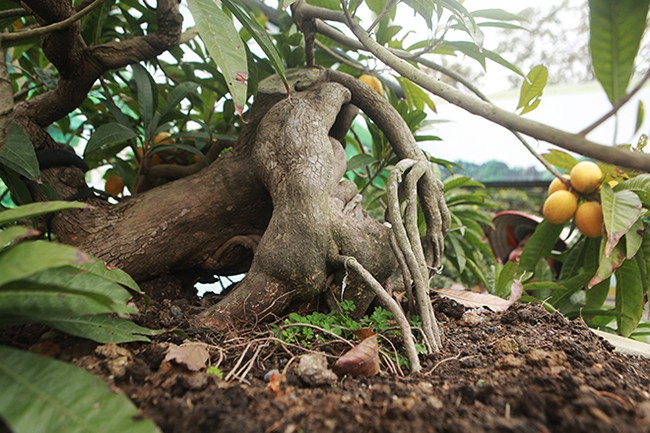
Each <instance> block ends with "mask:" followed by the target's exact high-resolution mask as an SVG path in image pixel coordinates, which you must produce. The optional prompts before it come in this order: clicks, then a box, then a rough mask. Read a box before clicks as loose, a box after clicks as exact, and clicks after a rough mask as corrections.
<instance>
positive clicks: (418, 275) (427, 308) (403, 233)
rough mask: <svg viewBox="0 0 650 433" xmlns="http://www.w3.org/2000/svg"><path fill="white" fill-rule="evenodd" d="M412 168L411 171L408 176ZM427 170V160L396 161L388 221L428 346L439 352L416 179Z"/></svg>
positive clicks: (436, 323) (388, 189)
mask: <svg viewBox="0 0 650 433" xmlns="http://www.w3.org/2000/svg"><path fill="white" fill-rule="evenodd" d="M409 169H410V171H409V172H408V174H406V176H405V173H406V171H407V170H409ZM428 169H429V167H428V163H427V162H424V161H415V160H412V159H404V160H402V161H400V162H399V163H397V165H396V166H395V168H394V169H393V171H392V172H391V174H390V177H389V180H388V188H387V195H388V221H389V222H390V224H391V225H392V229H393V233H394V234H395V240H396V243H397V245H398V246H399V249H400V251H401V252H402V255H403V257H404V261H405V262H406V265H407V267H408V271H409V275H410V277H411V278H412V280H413V284H414V285H415V300H416V303H417V309H418V312H419V313H420V317H421V318H422V327H423V330H424V335H425V337H426V338H425V341H426V343H427V347H428V348H429V350H430V351H433V352H439V351H440V348H441V346H442V338H441V332H440V328H439V326H438V322H437V321H436V317H435V314H434V312H433V307H432V306H431V299H430V298H429V287H428V280H429V278H428V275H429V271H428V268H427V264H426V259H425V257H424V251H423V249H422V244H421V243H420V234H419V231H418V224H417V182H418V180H419V179H420V177H422V176H423V175H424V173H425V172H426V170H428ZM403 176H405V181H404V182H403V187H404V189H405V195H406V209H405V212H404V214H405V219H406V221H404V220H403V219H402V216H401V211H400V204H399V194H398V186H399V182H400V181H401V179H402V177H403ZM408 278H409V276H408V275H405V276H404V281H405V282H406V281H408Z"/></svg>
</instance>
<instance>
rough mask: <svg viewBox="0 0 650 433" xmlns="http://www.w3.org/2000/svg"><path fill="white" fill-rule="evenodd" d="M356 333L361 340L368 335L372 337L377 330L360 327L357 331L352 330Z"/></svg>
mask: <svg viewBox="0 0 650 433" xmlns="http://www.w3.org/2000/svg"><path fill="white" fill-rule="evenodd" d="M352 332H353V333H354V335H356V336H357V337H359V340H361V341H363V340H365V339H366V338H368V337H372V336H373V335H375V334H376V333H375V331H373V330H372V328H359V329H357V330H356V331H352Z"/></svg>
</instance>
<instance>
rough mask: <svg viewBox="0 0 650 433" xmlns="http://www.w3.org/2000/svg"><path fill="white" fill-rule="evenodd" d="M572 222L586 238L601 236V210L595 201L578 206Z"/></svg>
mask: <svg viewBox="0 0 650 433" xmlns="http://www.w3.org/2000/svg"><path fill="white" fill-rule="evenodd" d="M574 221H575V223H576V227H578V230H580V233H582V234H583V235H585V236H586V237H588V238H597V237H600V236H601V235H602V234H603V209H602V207H601V206H600V203H598V202H596V201H586V202H584V203H582V204H581V205H580V206H578V210H576V215H575V219H574Z"/></svg>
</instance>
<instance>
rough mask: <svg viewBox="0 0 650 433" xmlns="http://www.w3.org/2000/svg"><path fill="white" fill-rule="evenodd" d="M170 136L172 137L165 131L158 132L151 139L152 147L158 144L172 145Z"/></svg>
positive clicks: (172, 141)
mask: <svg viewBox="0 0 650 433" xmlns="http://www.w3.org/2000/svg"><path fill="white" fill-rule="evenodd" d="M171 136H172V135H171V134H170V133H169V132H167V131H162V132H159V133H158V134H156V136H155V137H154V138H153V145H154V146H156V145H158V144H174V140H173V139H172V138H171Z"/></svg>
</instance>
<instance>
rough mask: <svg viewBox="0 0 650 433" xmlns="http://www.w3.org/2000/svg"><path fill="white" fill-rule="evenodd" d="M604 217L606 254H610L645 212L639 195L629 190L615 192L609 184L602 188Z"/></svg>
mask: <svg viewBox="0 0 650 433" xmlns="http://www.w3.org/2000/svg"><path fill="white" fill-rule="evenodd" d="M600 200H601V203H602V207H603V219H604V220H605V230H606V231H607V247H606V249H605V255H606V256H609V255H610V253H611V252H612V251H613V249H614V247H615V246H616V245H617V244H618V241H620V240H621V238H622V237H623V236H624V235H625V234H626V233H627V232H628V231H629V230H630V229H631V228H632V225H633V224H634V223H635V222H636V221H637V220H638V219H639V218H640V217H641V215H642V214H643V206H642V204H641V200H640V199H639V196H637V195H636V194H635V193H633V192H632V191H629V190H623V191H616V192H614V191H613V190H612V188H611V187H610V186H609V185H603V188H602V189H601V190H600Z"/></svg>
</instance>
